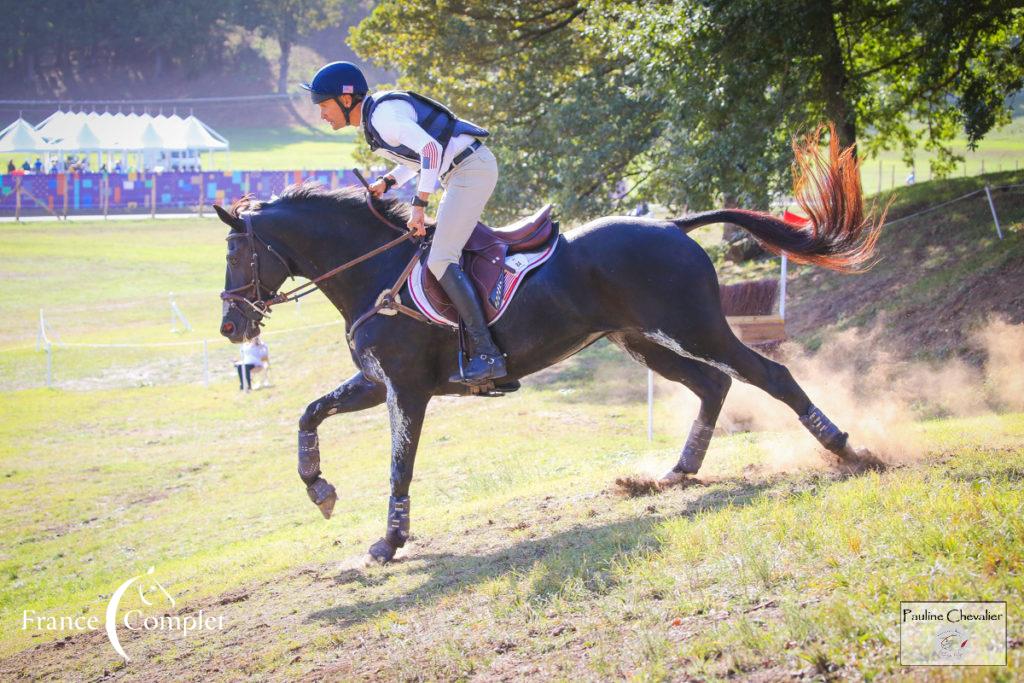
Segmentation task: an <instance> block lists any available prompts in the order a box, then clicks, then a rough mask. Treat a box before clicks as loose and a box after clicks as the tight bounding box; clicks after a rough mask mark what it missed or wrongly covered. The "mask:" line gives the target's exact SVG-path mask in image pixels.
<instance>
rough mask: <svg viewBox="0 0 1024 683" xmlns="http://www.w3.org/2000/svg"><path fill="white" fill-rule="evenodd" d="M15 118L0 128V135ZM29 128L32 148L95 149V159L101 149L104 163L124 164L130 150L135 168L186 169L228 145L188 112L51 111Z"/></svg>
mask: <svg viewBox="0 0 1024 683" xmlns="http://www.w3.org/2000/svg"><path fill="white" fill-rule="evenodd" d="M17 123H18V122H15V123H13V124H11V125H10V126H8V128H7V129H5V130H4V131H0V139H2V138H3V137H4V136H6V135H7V134H8V133H9V132H10V131H11V130H13V129H14V127H15V126H16V125H17ZM22 123H24V122H22ZM25 125H27V124H25ZM34 133H35V134H36V136H37V137H38V138H40V141H41V142H42V143H43V145H44V146H42V147H33V148H32V151H55V152H60V153H61V154H62V155H63V154H64V153H86V154H90V153H96V154H97V155H99V158H100V159H101V160H102V157H103V156H104V153H106V158H107V161H108V163H111V162H112V161H113V155H114V154H120V156H121V159H122V161H123V162H124V163H127V155H128V154H129V153H131V154H137V155H139V156H138V167H139V168H161V167H165V168H175V167H178V166H180V167H181V168H185V167H190V168H191V167H195V166H198V165H199V154H200V153H201V152H211V153H213V152H216V151H222V150H228V149H229V145H228V141H227V140H226V139H225V138H224V137H223V136H222V135H220V134H219V133H217V132H216V131H215V130H213V129H212V128H210V127H209V126H207V125H206V124H205V123H203V122H202V121H200V120H199V119H197V118H196V117H195V116H193V115H191V114H190V115H189V116H188V117H186V118H184V119H183V118H182V117H180V116H178V115H177V114H174V115H172V116H164V115H163V114H160V115H158V116H151V115H149V114H136V113H134V112H132V113H130V114H122V113H121V112H118V113H116V114H111V113H109V112H104V113H102V114H101V113H99V112H90V113H85V112H65V111H56V112H54V113H53V114H51V115H50V116H48V117H46V119H44V120H43V121H41V122H40V123H39V125H38V126H36V127H35V131H34ZM45 145H48V146H45Z"/></svg>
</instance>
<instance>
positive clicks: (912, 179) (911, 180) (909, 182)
mask: <svg viewBox="0 0 1024 683" xmlns="http://www.w3.org/2000/svg"><path fill="white" fill-rule="evenodd" d="M916 182H917V173H916V172H915V171H911V172H910V175H908V176H907V185H913V184H914V183H916Z"/></svg>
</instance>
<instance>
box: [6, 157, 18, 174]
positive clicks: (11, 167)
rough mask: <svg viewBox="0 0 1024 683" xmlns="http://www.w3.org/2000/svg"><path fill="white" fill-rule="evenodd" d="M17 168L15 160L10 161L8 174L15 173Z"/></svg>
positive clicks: (8, 162)
mask: <svg viewBox="0 0 1024 683" xmlns="http://www.w3.org/2000/svg"><path fill="white" fill-rule="evenodd" d="M16 168H17V167H16V166H15V165H14V159H10V160H8V161H7V172H8V173H14V170H15V169H16Z"/></svg>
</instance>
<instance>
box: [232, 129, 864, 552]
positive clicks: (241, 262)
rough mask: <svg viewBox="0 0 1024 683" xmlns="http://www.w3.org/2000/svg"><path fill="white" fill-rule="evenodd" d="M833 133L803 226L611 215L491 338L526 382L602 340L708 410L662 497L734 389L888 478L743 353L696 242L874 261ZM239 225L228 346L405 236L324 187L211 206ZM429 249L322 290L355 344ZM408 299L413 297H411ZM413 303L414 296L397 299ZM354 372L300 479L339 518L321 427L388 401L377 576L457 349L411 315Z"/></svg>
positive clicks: (807, 151) (569, 248) (555, 264)
mask: <svg viewBox="0 0 1024 683" xmlns="http://www.w3.org/2000/svg"><path fill="white" fill-rule="evenodd" d="M835 140H836V136H835V134H834V133H833V134H832V135H831V143H830V145H829V147H828V149H827V151H826V150H823V149H821V148H820V147H819V145H818V138H817V136H811V137H810V138H808V139H807V140H805V141H804V142H803V143H802V144H794V151H795V152H796V163H795V164H794V176H795V188H794V190H795V195H796V197H797V201H798V202H799V203H800V205H801V206H802V208H803V209H804V211H805V213H806V214H807V216H808V217H809V219H810V220H809V223H808V224H807V225H806V226H804V227H800V228H797V227H794V226H792V225H790V224H788V223H786V222H784V221H782V220H780V219H778V218H775V217H773V216H771V215H769V214H766V213H759V212H754V211H745V210H739V209H723V210H718V211H709V212H705V213H699V214H694V215H690V216H685V217H683V218H679V219H675V220H664V221H663V220H653V219H643V218H624V217H608V218H601V219H598V220H594V221H592V222H590V223H587V224H586V225H583V226H581V227H578V228H576V229H573V230H571V231H569V232H568V233H566V234H565V235H562V236H560V237H558V239H559V240H560V243H559V244H558V247H557V249H556V251H555V253H554V255H553V256H552V258H551V260H549V261H548V262H547V263H546V264H544V265H543V266H541V267H540V268H539V269H537V270H535V271H533V272H532V273H530V274H529V275H528V277H527V279H526V281H525V282H524V283H523V285H522V286H521V288H520V290H519V291H518V293H517V294H516V297H515V299H514V300H513V301H512V303H511V304H510V307H509V308H508V310H507V311H506V312H505V314H504V315H503V316H502V317H501V318H500V319H499V320H498V321H496V322H495V323H494V325H493V327H492V332H493V334H494V337H495V340H496V341H497V343H498V345H499V346H500V348H501V349H503V351H504V352H505V353H506V356H507V365H508V373H509V377H508V378H507V380H503V381H511V380H516V379H518V378H521V377H525V376H527V375H529V374H531V373H534V372H537V371H538V370H541V369H543V368H545V367H547V366H550V365H552V364H554V363H557V362H558V361H560V360H562V359H564V358H567V357H568V356H571V355H572V354H574V353H576V352H578V351H580V350H581V349H583V348H585V347H586V346H588V345H590V344H592V343H594V342H595V341H597V340H598V339H601V338H602V337H607V338H608V339H610V340H611V341H612V342H613V343H615V344H617V345H618V346H620V347H621V348H623V349H624V350H625V351H626V352H627V353H628V354H629V355H630V356H632V357H633V358H634V359H636V360H637V361H639V362H641V363H643V364H644V365H646V366H648V367H649V368H651V369H652V370H654V371H655V372H657V373H659V374H660V375H662V376H663V377H665V378H667V379H669V380H673V381H676V382H680V383H682V384H684V385H685V386H686V387H688V388H689V389H690V390H692V391H693V392H694V393H695V394H697V396H698V397H699V398H700V411H699V413H698V415H697V418H696V420H695V421H694V422H693V426H692V428H691V430H690V433H689V436H688V438H687V440H686V443H685V445H684V446H683V449H682V452H681V454H680V457H679V460H678V462H677V463H676V465H675V466H674V467H673V468H672V469H671V470H670V471H669V472H668V473H667V474H666V475H665V477H664V479H662V483H663V484H664V485H671V484H675V483H680V482H682V481H684V480H685V479H686V478H687V476H688V475H692V474H696V472H697V471H698V469H699V468H700V465H701V462H702V460H703V458H704V454H705V452H706V451H707V448H708V444H709V442H710V440H711V435H712V432H713V431H714V426H715V422H716V420H717V419H718V415H719V412H720V411H721V408H722V403H723V402H724V400H725V396H726V393H727V392H728V391H729V387H730V384H731V382H732V379H734V378H735V379H738V380H741V381H743V382H747V383H750V384H753V385H755V386H757V387H760V388H761V389H763V390H764V391H765V392H767V393H768V394H770V395H771V396H773V397H774V398H776V399H778V400H780V401H782V402H784V403H785V404H786V405H788V406H789V407H790V408H792V409H793V412H794V413H795V414H796V416H797V417H798V418H799V420H800V421H801V423H803V424H804V426H805V427H806V428H807V429H808V430H809V431H810V432H811V433H812V434H813V435H814V436H815V437H816V438H817V439H818V441H819V442H820V443H821V444H822V445H823V446H824V447H825V448H826V449H828V450H829V451H831V452H832V453H834V454H835V455H836V456H838V458H839V461H840V463H842V464H844V465H845V466H847V467H848V468H850V469H853V470H859V469H863V468H865V467H880V466H881V463H879V461H877V460H876V459H874V457H873V456H871V455H870V454H869V453H867V452H866V451H856V450H854V449H853V448H852V447H851V446H850V444H849V443H848V439H847V435H846V434H845V433H843V432H842V431H840V430H839V428H838V427H836V426H835V425H834V424H833V423H832V422H831V421H830V420H829V419H828V418H827V417H826V416H825V415H824V414H823V413H822V412H821V411H820V410H819V409H818V408H816V407H815V406H814V405H813V403H812V402H811V400H810V399H809V398H808V397H807V394H805V393H804V391H803V390H802V389H801V388H800V386H799V385H798V384H797V383H796V381H794V379H793V377H792V375H791V374H790V372H789V370H787V369H786V368H785V367H784V366H783V365H780V364H779V363H776V362H774V361H772V360H769V359H767V358H765V357H763V356H761V355H759V354H758V353H756V352H754V351H752V350H751V349H749V348H748V347H746V346H745V345H744V344H743V343H741V342H740V341H739V340H738V339H737V338H736V336H735V335H734V334H733V332H732V330H731V329H730V328H729V325H728V324H727V323H726V320H725V317H724V316H723V314H722V308H721V305H720V303H719V289H718V279H717V275H716V273H715V270H714V267H713V265H712V262H711V260H710V259H709V258H708V255H707V254H706V253H705V252H704V250H703V249H701V247H700V246H699V245H698V244H697V243H696V242H694V241H693V240H692V239H691V238H690V237H689V236H687V234H686V233H687V232H688V231H689V230H692V229H694V228H696V227H698V226H701V225H706V224H709V223H721V222H728V223H735V224H738V225H740V226H742V227H743V228H745V229H746V230H747V231H748V232H750V233H751V234H752V235H753V236H754V237H755V238H757V239H758V240H759V241H760V242H761V244H762V245H764V246H765V247H766V248H768V249H769V250H771V251H773V252H775V253H781V252H785V253H786V254H788V255H789V258H791V259H792V260H793V261H796V262H799V263H810V264H817V265H820V266H824V267H826V268H830V269H833V270H840V271H855V270H857V269H859V268H861V267H863V266H864V264H866V263H867V262H869V260H870V259H871V257H872V254H873V251H874V246H875V243H876V240H877V239H878V235H879V231H880V229H881V225H882V222H883V220H884V213H883V217H882V218H878V219H873V218H872V217H871V216H870V215H865V213H864V210H863V202H862V198H861V189H860V177H859V169H858V165H857V161H856V158H855V157H854V156H853V154H852V151H851V150H849V149H847V150H840V149H839V146H838V144H837V143H836V142H835ZM377 206H378V207H379V208H378V211H379V212H381V213H382V215H383V218H384V219H385V220H387V221H388V222H391V223H393V224H397V225H399V226H404V225H405V221H406V220H407V217H408V209H407V207H406V206H405V205H403V204H399V203H398V202H396V201H394V200H383V201H379V202H378V204H377ZM216 209H217V212H218V214H219V215H220V218H221V219H222V220H223V221H224V222H225V223H227V224H228V225H229V226H230V227H231V232H230V233H229V236H228V256H227V261H228V263H227V274H226V287H225V294H224V295H222V298H224V299H225V307H224V308H225V311H224V317H223V320H222V326H221V333H222V334H223V335H224V336H226V337H227V338H228V339H230V340H231V341H232V342H235V343H238V342H241V341H243V340H245V339H247V338H251V337H253V336H255V335H256V334H258V332H259V326H260V324H261V323H262V318H263V308H262V305H263V302H267V301H270V300H272V299H273V297H274V296H276V292H277V290H278V288H280V287H281V285H282V284H283V283H284V282H285V280H286V278H287V277H288V276H289V275H297V276H302V277H305V278H309V279H314V278H317V277H319V276H321V275H323V274H325V273H327V272H328V271H330V270H332V269H334V268H335V267H337V266H338V265H339V264H343V263H346V262H348V261H350V260H353V259H356V258H357V257H360V256H362V255H365V254H367V253H368V252H370V251H372V250H374V249H376V248H378V247H381V246H383V245H385V244H386V243H387V242H389V241H390V240H392V239H393V238H394V237H395V233H394V232H393V231H391V230H390V229H389V228H388V227H387V226H386V225H384V224H383V221H382V219H381V217H378V216H375V215H374V213H373V212H371V210H370V208H369V207H368V206H367V204H366V202H365V195H364V194H363V193H362V192H361V191H356V190H354V189H351V188H348V189H339V190H333V191H332V190H327V189H325V188H323V187H322V186H319V185H313V184H308V183H307V184H303V185H298V186H292V187H289V188H288V189H286V190H285V191H284V193H283V194H282V195H281V196H280V197H278V198H276V199H273V200H271V201H269V202H257V201H255V200H253V199H251V198H246V199H244V200H240V201H238V202H236V203H235V204H234V205H233V206H232V208H231V211H230V212H229V211H225V210H224V209H222V208H221V207H216ZM417 249H419V247H418V246H417V245H416V244H415V243H414V242H413V241H409V240H407V241H402V242H400V243H398V244H397V245H396V246H395V247H393V248H390V249H388V250H386V251H383V252H381V253H379V254H377V255H375V256H373V258H369V259H367V260H364V261H362V262H359V263H358V264H357V265H355V266H354V267H352V268H350V269H348V270H345V271H344V272H341V273H339V274H337V275H333V276H331V277H330V278H328V279H325V280H323V281H322V282H320V283H319V287H320V289H321V290H322V291H323V293H324V294H325V295H326V296H327V298H328V299H329V300H330V301H331V302H332V303H333V304H334V305H335V306H336V307H337V308H338V310H339V311H340V312H341V315H342V316H343V317H344V319H345V322H346V326H347V329H348V330H351V329H352V326H353V322H354V321H356V320H357V319H358V318H360V316H362V315H363V313H364V312H366V311H368V310H369V309H371V308H372V307H373V306H374V304H375V302H376V301H377V298H378V296H379V295H380V293H381V292H382V291H383V290H385V289H386V288H388V287H390V286H393V285H394V283H395V281H396V278H397V277H398V275H399V273H401V272H402V271H403V269H404V268H405V266H406V264H408V263H409V261H410V260H411V259H412V258H413V256H414V255H415V253H416V251H417ZM403 294H406V292H405V291H403ZM403 298H404V299H405V300H406V301H408V300H409V297H408V296H407V295H406V296H404V297H403ZM350 348H351V353H352V360H353V361H354V363H355V365H356V367H358V368H359V371H358V372H357V373H356V374H355V375H354V376H352V377H350V378H349V379H348V380H347V381H345V382H344V383H342V384H341V385H340V386H339V387H338V388H337V389H335V390H334V391H332V392H330V393H329V394H326V395H324V396H321V397H320V398H318V399H317V400H315V401H313V402H312V403H310V404H309V406H308V407H307V408H306V410H305V412H304V413H303V415H302V417H301V418H300V420H299V475H300V477H301V478H302V480H303V482H304V483H305V485H306V487H307V493H308V494H309V496H310V498H311V499H312V501H313V502H314V503H315V504H316V505H317V506H318V507H319V508H320V510H321V512H322V513H323V515H324V517H330V514H331V511H332V510H333V507H334V504H335V502H336V501H337V493H336V491H335V489H334V487H333V486H332V485H330V484H329V483H328V482H327V481H326V480H325V479H324V477H323V476H322V475H321V470H320V451H319V442H318V438H317V428H318V426H319V425H320V423H321V422H322V421H323V420H324V419H325V418H327V417H329V416H331V415H335V414H337V413H348V412H353V411H357V410H363V409H366V408H370V407H373V406H377V405H380V404H381V403H386V404H387V408H388V413H389V415H390V421H391V438H392V446H391V498H390V501H389V507H388V519H387V527H386V532H385V535H384V537H383V538H381V539H380V540H379V541H377V542H376V543H374V544H373V545H372V546H371V548H370V554H371V556H372V557H373V558H374V559H375V560H377V561H379V562H387V561H389V560H391V559H392V558H393V557H394V554H395V552H396V550H397V549H398V548H401V547H402V546H403V545H404V544H405V542H406V540H407V539H408V537H409V528H410V512H409V484H410V482H411V481H412V476H413V465H414V463H415V458H416V448H417V443H418V441H419V437H420V430H421V427H422V425H423V417H424V413H425V411H426V407H427V403H428V402H429V401H430V399H431V397H432V396H436V395H439V394H455V395H467V394H469V393H470V389H469V387H466V386H464V385H462V384H453V383H450V382H449V381H448V378H449V376H451V375H452V374H453V373H455V372H456V370H457V354H458V348H459V346H458V336H457V333H456V332H455V331H454V330H453V329H452V328H449V327H442V326H440V325H433V324H428V323H426V322H423V321H421V320H417V319H415V318H413V317H408V316H406V315H374V316H372V317H370V318H368V319H366V321H365V322H364V323H363V324H361V325H360V326H359V327H358V329H357V330H356V331H355V334H354V335H353V336H352V339H351V343H350Z"/></svg>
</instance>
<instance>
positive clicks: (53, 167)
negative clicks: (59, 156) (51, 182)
mask: <svg viewBox="0 0 1024 683" xmlns="http://www.w3.org/2000/svg"><path fill="white" fill-rule="evenodd" d="M50 174H51V175H56V174H57V160H56V159H53V160H52V161H50Z"/></svg>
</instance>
